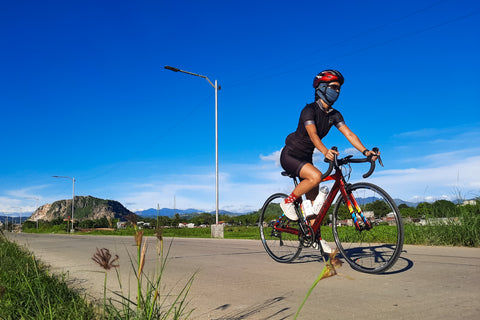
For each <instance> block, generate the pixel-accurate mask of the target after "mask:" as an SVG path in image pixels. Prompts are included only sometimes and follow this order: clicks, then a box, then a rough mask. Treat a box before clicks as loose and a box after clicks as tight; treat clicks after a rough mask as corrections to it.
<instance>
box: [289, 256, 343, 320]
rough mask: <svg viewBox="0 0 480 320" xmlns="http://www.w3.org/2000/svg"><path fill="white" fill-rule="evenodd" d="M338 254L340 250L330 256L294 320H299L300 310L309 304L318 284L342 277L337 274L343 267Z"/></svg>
mask: <svg viewBox="0 0 480 320" xmlns="http://www.w3.org/2000/svg"><path fill="white" fill-rule="evenodd" d="M337 254H338V249H336V248H335V250H334V251H333V252H332V253H330V254H329V257H328V260H327V261H326V262H325V267H323V269H322V271H321V272H320V274H319V276H318V277H317V279H315V281H314V282H313V284H312V286H311V287H310V289H309V290H308V292H307V295H306V296H305V298H304V299H303V301H302V304H301V305H300V307H298V310H297V313H296V314H295V317H294V318H293V319H294V320H295V319H297V317H298V315H299V314H300V310H302V308H303V305H304V304H305V302H307V299H308V297H310V294H311V293H312V291H313V289H314V288H315V287H316V286H317V284H318V283H319V282H320V280H323V279H326V278H329V277H333V276H336V275H342V274H340V273H338V272H337V268H340V267H341V266H342V261H340V259H338V258H337V257H336V256H337ZM342 276H344V277H346V278H348V279H352V278H351V277H349V276H346V275H342Z"/></svg>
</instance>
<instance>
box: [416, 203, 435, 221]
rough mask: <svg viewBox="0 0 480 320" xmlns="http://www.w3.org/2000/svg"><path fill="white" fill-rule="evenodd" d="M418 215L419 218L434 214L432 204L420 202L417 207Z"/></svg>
mask: <svg viewBox="0 0 480 320" xmlns="http://www.w3.org/2000/svg"><path fill="white" fill-rule="evenodd" d="M417 213H418V215H419V216H421V217H424V216H428V215H431V214H432V204H431V203H428V202H420V203H419V204H418V205H417Z"/></svg>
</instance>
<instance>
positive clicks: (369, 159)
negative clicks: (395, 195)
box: [322, 147, 383, 180]
mask: <svg viewBox="0 0 480 320" xmlns="http://www.w3.org/2000/svg"><path fill="white" fill-rule="evenodd" d="M332 150H335V151H338V148H337V147H332ZM372 151H373V152H375V155H376V156H378V162H379V163H380V165H381V166H382V167H383V163H382V159H381V158H380V155H378V151H379V150H378V148H377V147H375V148H373V149H372ZM375 155H370V156H368V157H366V158H362V159H353V158H352V157H353V156H352V155H349V156H346V157H345V158H341V159H338V157H337V155H336V154H335V155H334V159H333V161H330V160H328V159H325V160H324V161H325V162H327V163H329V166H328V169H327V171H326V172H325V173H324V174H322V180H323V179H325V178H326V177H328V176H329V175H330V174H331V173H332V171H333V168H338V167H339V166H341V165H344V164H347V163H363V162H370V169H369V170H368V172H367V173H365V174H364V175H363V178H364V179H366V178H368V177H370V176H371V175H372V173H373V171H375V161H373V160H372V158H373V157H374V156H375Z"/></svg>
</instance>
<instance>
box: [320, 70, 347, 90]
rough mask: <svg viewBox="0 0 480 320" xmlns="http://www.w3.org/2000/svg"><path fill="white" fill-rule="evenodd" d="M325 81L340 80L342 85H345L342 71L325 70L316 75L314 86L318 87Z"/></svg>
mask: <svg viewBox="0 0 480 320" xmlns="http://www.w3.org/2000/svg"><path fill="white" fill-rule="evenodd" d="M324 82H339V83H340V85H343V82H344V79H343V76H342V74H341V73H340V71H337V70H325V71H322V72H320V73H319V74H317V75H316V76H315V78H314V79H313V87H314V88H315V89H316V88H317V87H318V85H319V84H320V83H324Z"/></svg>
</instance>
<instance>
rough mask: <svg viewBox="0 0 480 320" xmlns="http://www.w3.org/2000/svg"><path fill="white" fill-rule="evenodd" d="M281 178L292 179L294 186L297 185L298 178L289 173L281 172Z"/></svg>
mask: <svg viewBox="0 0 480 320" xmlns="http://www.w3.org/2000/svg"><path fill="white" fill-rule="evenodd" d="M282 176H284V177H290V178H292V179H293V184H294V185H295V187H296V186H297V185H298V178H297V176H296V175H294V174H290V173H288V172H286V171H283V172H282Z"/></svg>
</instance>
